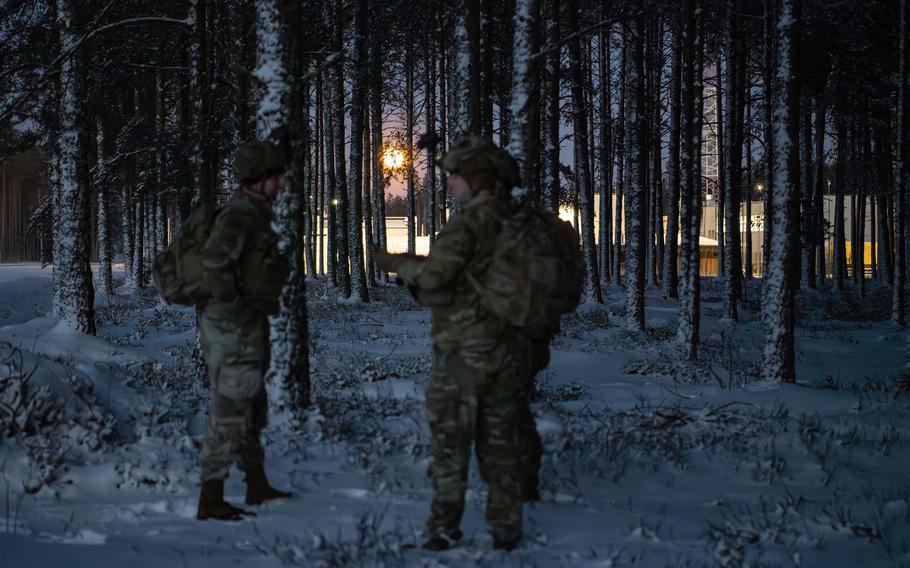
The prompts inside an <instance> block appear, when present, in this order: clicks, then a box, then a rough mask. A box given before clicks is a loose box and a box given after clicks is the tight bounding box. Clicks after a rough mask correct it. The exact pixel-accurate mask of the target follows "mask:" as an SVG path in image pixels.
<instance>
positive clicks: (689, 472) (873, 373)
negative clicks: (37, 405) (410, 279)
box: [0, 266, 910, 568]
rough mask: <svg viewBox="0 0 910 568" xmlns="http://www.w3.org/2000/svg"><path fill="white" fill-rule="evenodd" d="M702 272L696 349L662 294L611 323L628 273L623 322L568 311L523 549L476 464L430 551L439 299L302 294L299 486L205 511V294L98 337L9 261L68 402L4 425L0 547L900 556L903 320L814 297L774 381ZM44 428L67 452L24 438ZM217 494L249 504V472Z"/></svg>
mask: <svg viewBox="0 0 910 568" xmlns="http://www.w3.org/2000/svg"><path fill="white" fill-rule="evenodd" d="M705 288H706V289H707V292H706V298H707V300H708V301H707V303H706V305H705V306H704V308H705V314H706V318H705V321H704V326H703V355H704V360H703V361H701V362H699V363H698V364H695V365H692V364H688V363H685V362H684V361H682V358H681V357H680V356H679V353H678V352H677V351H676V349H675V348H674V346H673V340H672V335H673V329H674V327H675V321H674V320H675V304H674V303H672V302H665V301H663V300H661V299H660V298H659V296H658V295H657V294H653V293H649V295H648V310H647V316H648V324H649V332H648V334H647V336H646V337H642V336H640V335H639V334H637V333H632V332H629V331H626V330H625V329H624V328H623V327H622V325H621V323H622V319H621V316H620V315H618V312H620V311H621V309H622V303H621V298H622V294H621V293H619V292H616V293H613V294H610V295H609V297H610V299H611V302H612V303H611V304H609V306H608V309H609V311H610V312H611V316H610V323H611V325H609V326H606V325H604V319H605V315H604V311H603V310H599V309H596V308H593V307H588V306H584V307H582V308H581V309H580V310H579V314H577V315H573V316H571V317H568V318H566V322H565V325H564V333H563V334H562V335H561V336H560V337H559V338H558V339H557V341H556V343H555V349H554V355H553V360H552V364H551V366H550V368H549V369H548V370H547V371H545V372H544V373H542V374H541V376H540V377H539V380H538V391H539V392H538V394H539V397H538V402H537V404H536V405H535V411H536V412H537V414H538V419H539V420H538V421H539V424H538V426H539V429H540V431H541V433H542V435H543V436H544V438H545V442H546V446H547V454H546V457H545V464H544V471H543V480H542V486H543V490H544V500H543V502H542V503H538V504H534V505H531V506H528V507H527V509H526V511H527V513H526V528H525V539H524V542H523V544H522V546H521V548H520V549H518V550H516V551H515V552H513V553H512V554H511V555H506V554H504V553H500V552H495V551H492V550H491V549H490V539H489V537H488V536H487V535H486V528H485V525H484V522H483V512H482V509H483V502H484V499H485V489H484V487H483V485H482V484H481V483H480V481H479V479H478V478H477V474H476V472H472V481H471V490H470V492H469V496H468V508H467V512H466V516H465V522H464V524H463V529H464V530H465V533H466V541H465V542H464V543H463V545H462V546H460V547H458V548H457V549H454V550H452V551H448V552H445V553H442V554H429V553H425V552H424V551H422V550H420V549H414V548H412V545H413V544H414V543H419V542H420V534H419V532H420V530H421V529H422V525H423V521H424V519H425V515H426V513H427V510H428V503H429V497H430V488H429V484H428V482H427V480H426V478H425V470H426V466H427V444H428V431H427V427H426V424H425V417H424V413H423V402H422V397H423V385H424V384H425V380H426V374H427V371H428V369H429V364H430V347H429V346H430V343H429V338H428V336H427V333H428V327H429V326H428V317H429V315H428V313H427V312H426V311H424V310H420V309H417V308H416V307H415V306H413V305H412V304H411V302H410V300H409V298H407V296H406V293H404V292H403V291H402V290H399V289H393V288H383V289H380V290H378V291H377V293H376V296H377V297H378V299H379V301H378V302H375V303H373V304H370V305H366V306H358V305H356V304H349V303H336V302H334V301H332V300H330V299H327V298H325V297H324V296H325V294H324V289H323V288H322V286H321V285H315V286H313V287H312V289H311V291H310V292H311V302H310V306H311V316H312V322H311V327H312V329H313V332H314V333H313V335H314V341H315V343H314V344H315V347H316V349H315V351H314V359H313V368H314V398H315V399H316V400H317V401H318V402H319V404H320V408H321V415H320V416H318V417H314V419H313V420H311V421H310V423H309V425H308V427H307V431H305V432H290V431H289V427H288V425H287V424H286V422H285V421H283V420H281V419H280V418H278V419H276V420H274V421H273V423H272V424H271V425H270V427H269V429H268V430H267V432H266V444H267V454H268V461H267V464H268V466H269V469H270V474H271V477H272V478H273V479H274V481H275V482H276V485H279V486H284V487H293V488H294V491H295V493H296V497H295V498H294V499H293V500H291V501H289V502H285V503H276V504H271V505H267V506H265V507H260V508H258V513H259V514H258V516H257V517H255V518H254V519H250V520H247V521H244V522H242V523H237V524H231V523H218V522H209V523H201V522H198V521H196V520H195V519H194V518H193V515H194V513H195V502H196V495H197V493H196V492H197V487H196V478H197V476H198V468H197V464H196V459H197V453H198V449H197V446H198V440H199V435H200V434H201V432H202V428H203V427H204V424H205V416H206V412H207V396H208V395H207V393H206V390H205V389H204V388H203V387H202V386H201V385H200V384H199V382H198V381H197V380H196V379H195V377H193V376H192V374H191V373H190V372H189V371H188V368H187V365H186V362H187V360H188V357H189V355H190V350H189V341H191V339H192V332H191V331H190V327H191V325H192V313H191V312H190V311H189V310H186V309H182V310H181V309H174V308H169V307H166V306H162V305H160V304H157V303H156V302H155V300H154V299H153V298H152V297H151V296H150V295H146V297H144V298H137V297H134V296H117V297H114V298H111V299H106V300H105V301H102V302H100V303H99V306H98V314H99V338H88V337H83V336H77V335H74V334H71V333H69V332H66V331H65V330H63V329H60V328H58V327H55V326H54V322H52V321H50V320H47V319H44V318H39V319H33V318H35V317H36V316H41V315H44V313H46V310H47V307H49V294H50V286H49V271H41V270H40V269H38V268H36V267H29V266H15V267H6V266H0V315H2V314H3V313H12V314H17V315H13V316H8V317H7V319H6V320H2V319H0V370H3V371H4V372H3V373H2V374H0V376H6V375H8V374H9V372H8V371H9V369H10V368H16V367H17V366H20V367H22V368H23V370H25V371H27V370H30V369H32V368H36V371H35V373H34V375H33V378H32V380H31V384H34V385H38V384H45V385H47V386H48V387H49V388H50V390H51V392H52V393H54V395H55V396H57V397H59V398H62V399H64V400H66V419H67V420H69V422H66V421H65V420H63V421H61V422H62V425H59V426H54V425H52V424H43V425H42V424H37V425H36V426H35V428H36V430H37V432H39V433H38V434H36V433H35V432H30V433H26V432H20V433H18V434H16V436H14V437H10V436H4V438H2V439H0V499H2V500H4V501H5V503H6V504H5V506H4V508H3V509H0V552H2V555H3V558H4V562H3V565H4V566H14V567H18V566H56V565H60V566H63V565H65V566H99V565H104V566H127V565H129V566H130V567H132V568H139V567H144V566H161V565H162V564H164V565H174V566H184V565H185V566H194V567H198V566H227V565H238V566H279V565H282V564H285V565H302V566H311V565H313V566H315V565H326V566H335V565H340V566H372V565H392V566H394V565H423V566H473V565H481V566H502V565H516V566H518V565H538V566H628V565H639V566H684V565H691V566H702V565H729V566H738V565H742V564H744V563H749V564H750V565H768V566H788V565H806V566H856V565H859V564H862V565H864V566H889V565H910V522H908V519H910V510H908V499H910V475H908V474H907V471H908V465H910V462H908V459H907V457H906V456H907V455H910V452H908V449H910V444H908V436H910V428H908V426H910V394H905V395H904V396H902V397H900V398H898V399H897V400H893V398H894V393H895V392H896V390H897V388H898V385H899V382H900V380H901V379H902V375H901V373H904V372H906V371H905V369H904V366H905V363H906V361H907V352H906V347H907V346H906V332H905V331H902V330H898V329H897V328H895V327H894V326H893V325H891V324H890V323H887V322H884V321H874V320H869V318H865V317H863V318H860V319H864V320H869V321H842V320H826V319H824V317H823V316H824V313H825V310H830V309H831V308H830V306H831V305H838V304H843V303H844V302H841V301H839V300H838V299H833V298H830V297H829V296H825V295H823V294H822V295H807V296H806V297H804V298H802V302H801V310H802V311H803V314H804V315H805V316H806V318H805V319H803V320H802V321H801V325H800V327H799V329H798V337H799V344H798V370H799V377H800V383H799V384H798V385H778V384H770V385H769V384H764V383H762V382H760V381H759V380H758V379H757V373H758V369H759V368H760V364H761V359H760V355H759V353H760V344H761V342H760V340H761V334H760V328H759V325H758V323H757V322H756V321H747V322H746V323H742V324H739V325H738V326H735V327H734V326H731V325H729V324H726V323H724V322H719V321H718V320H717V319H716V317H714V316H713V315H712V314H716V313H717V312H718V308H719V306H718V305H717V304H715V303H712V302H711V301H710V291H711V283H710V282H709V283H706V286H705ZM24 297H25V298H28V300H27V301H24V300H22V298H24ZM870 302H871V300H870ZM873 303H874V302H873ZM23 306H27V309H22V308H23ZM4 309H5V310H6V311H3V310H4ZM746 319H747V320H748V319H750V318H746ZM751 319H755V318H751ZM4 326H5V327H4ZM14 346H16V347H14ZM17 349H21V354H22V363H21V365H20V364H19V363H18V362H17V361H18V356H17V357H12V358H10V353H11V352H15V351H17ZM721 384H722V385H723V387H724V388H721ZM3 388H4V387H2V386H0V393H2V392H4V391H3ZM4 396H6V395H4ZM0 400H5V399H2V398H0ZM106 415H110V418H105V416H106ZM87 417H90V418H87ZM2 425H3V422H2V421H0V426H2ZM47 437H53V438H54V439H60V440H62V442H60V444H61V445H62V446H63V447H62V448H58V450H60V451H62V450H63V449H65V451H64V452H63V453H62V455H58V454H59V451H58V452H57V453H55V452H54V451H52V449H51V450H48V449H45V450H44V451H43V453H42V451H41V448H36V446H35V445H34V444H32V445H31V446H29V444H30V442H29V440H35V439H43V438H47ZM27 447H28V449H26V448H27ZM30 456H31V457H30ZM41 465H44V469H41V468H40V467H39V466H41ZM7 487H9V493H8V495H9V497H5V495H7V491H6V489H7ZM24 487H28V488H29V490H30V491H31V490H37V492H36V493H34V494H26V492H25V491H24V489H23V488H24ZM227 493H228V495H229V497H230V498H233V499H234V500H235V501H240V500H241V498H242V495H243V483H242V480H241V475H240V474H239V473H238V472H234V473H232V476H231V478H230V479H229V482H228V485H227ZM17 509H18V510H17ZM9 559H11V560H12V562H11V563H8V562H6V561H7V560H9Z"/></svg>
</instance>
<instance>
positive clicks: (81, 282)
mask: <svg viewBox="0 0 910 568" xmlns="http://www.w3.org/2000/svg"><path fill="white" fill-rule="evenodd" d="M56 9H57V14H56V16H57V27H58V29H59V31H60V52H61V54H71V56H69V57H66V56H64V57H63V58H62V63H61V64H60V85H61V91H60V97H59V107H58V115H57V116H58V120H59V129H60V130H59V134H58V136H57V141H56V148H55V150H56V151H55V155H54V157H53V159H54V170H55V173H56V176H55V177H56V179H55V181H56V183H55V186H54V187H53V191H54V198H53V216H54V217H53V219H54V221H53V223H54V226H53V249H54V252H53V254H54V272H53V283H54V297H53V310H54V315H55V316H56V317H58V318H60V320H61V321H62V322H64V323H65V324H66V325H67V326H69V327H70V328H72V329H73V330H75V331H78V332H81V333H88V334H93V335H94V333H95V310H94V297H95V291H94V289H93V286H92V275H91V269H90V267H89V259H88V254H89V250H88V243H89V242H90V240H89V235H88V227H89V219H88V213H89V197H88V185H87V184H86V183H85V181H86V180H83V179H80V178H81V177H82V176H80V174H79V171H78V169H79V160H80V158H83V157H84V156H83V155H82V148H84V146H83V145H84V144H85V140H84V139H83V140H80V134H79V130H80V126H81V124H80V123H81V121H82V112H83V110H82V105H83V100H82V96H83V95H84V93H83V90H84V89H83V88H82V87H83V84H84V83H83V81H84V78H83V75H82V74H83V73H84V70H83V69H82V65H83V64H84V55H83V54H82V53H79V52H75V53H74V50H76V49H77V44H76V42H77V36H76V31H75V21H74V20H75V17H76V14H75V12H76V9H75V6H74V5H73V2H72V0H57V5H56ZM83 49H85V48H83Z"/></svg>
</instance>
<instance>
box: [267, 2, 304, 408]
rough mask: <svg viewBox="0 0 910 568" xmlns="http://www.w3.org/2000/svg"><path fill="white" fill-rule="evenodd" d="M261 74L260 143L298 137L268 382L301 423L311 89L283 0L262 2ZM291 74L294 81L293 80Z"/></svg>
mask: <svg viewBox="0 0 910 568" xmlns="http://www.w3.org/2000/svg"><path fill="white" fill-rule="evenodd" d="M256 7H257V18H256V39H257V44H256V76H257V77H260V78H261V79H262V83H263V90H262V99H261V100H260V101H259V108H258V110H257V112H256V134H257V137H258V138H259V139H269V138H272V140H273V141H275V142H276V143H286V142H287V141H284V140H281V139H280V138H279V129H281V128H283V127H289V130H290V131H291V132H294V133H296V134H297V135H298V136H300V137H299V138H296V139H294V140H292V141H290V143H291V145H292V148H291V156H293V159H292V160H291V164H290V168H289V170H288V175H287V178H288V183H287V185H286V186H285V187H284V188H282V190H281V192H280V193H279V195H278V197H277V199H276V200H275V203H274V205H273V206H272V209H273V211H274V214H275V221H274V223H275V225H276V227H277V231H276V232H277V233H278V235H279V240H278V250H279V251H280V252H281V253H282V254H283V255H284V256H285V258H286V259H287V261H288V266H289V268H290V271H289V273H288V278H287V280H286V281H285V284H284V287H283V288H282V289H281V295H280V297H279V305H280V309H279V312H278V314H277V315H276V316H273V317H271V318H269V319H270V324H271V330H270V337H269V340H270V344H271V350H270V351H271V360H270V364H269V370H268V373H267V376H268V380H269V382H270V383H271V384H272V385H275V386H276V387H277V389H274V390H273V393H274V396H273V397H272V399H273V400H274V401H275V402H277V403H278V407H279V408H282V407H285V408H290V409H291V410H292V411H293V412H294V415H295V417H296V418H297V419H298V420H301V419H302V418H303V414H304V411H305V410H306V408H307V407H308V406H309V405H310V364H309V333H308V328H307V309H306V275H305V274H304V270H303V269H304V267H303V266H302V262H301V261H302V257H303V255H302V252H303V251H301V246H302V243H303V223H302V222H301V221H302V220H303V208H304V200H303V196H304V193H305V182H306V180H305V176H304V174H305V171H306V160H307V156H308V155H309V150H310V148H309V132H308V128H307V126H306V121H307V119H306V117H308V116H309V109H308V106H309V105H308V104H307V102H308V99H307V96H306V93H307V91H308V89H309V87H308V85H307V84H306V82H305V80H304V79H302V77H303V76H304V73H303V69H304V63H303V60H304V54H303V52H304V46H303V45H302V42H301V40H300V38H299V36H298V35H296V33H294V32H292V31H291V30H292V29H293V30H296V29H299V26H301V25H302V21H301V19H302V14H301V13H300V11H299V10H298V9H295V8H289V13H287V14H286V17H287V19H288V22H287V24H288V25H284V22H283V21H282V15H281V11H280V0H262V1H260V2H258V3H257V5H256ZM289 75H290V76H291V77H293V78H294V79H289Z"/></svg>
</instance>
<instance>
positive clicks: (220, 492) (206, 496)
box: [196, 479, 256, 521]
mask: <svg viewBox="0 0 910 568" xmlns="http://www.w3.org/2000/svg"><path fill="white" fill-rule="evenodd" d="M245 516H253V517H255V516H256V513H254V512H252V511H245V510H243V509H241V508H239V507H235V506H233V505H231V504H230V503H228V502H227V501H225V500H224V480H223V479H215V480H210V481H203V482H202V491H201V493H200V494H199V508H198V509H197V510H196V518H197V519H199V520H200V521H204V520H206V519H217V520H220V521H239V520H240V519H242V518H243V517H245Z"/></svg>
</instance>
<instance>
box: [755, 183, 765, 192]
mask: <svg viewBox="0 0 910 568" xmlns="http://www.w3.org/2000/svg"><path fill="white" fill-rule="evenodd" d="M755 189H757V190H758V191H761V190H763V189H765V186H764V184H761V183H758V184H755Z"/></svg>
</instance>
